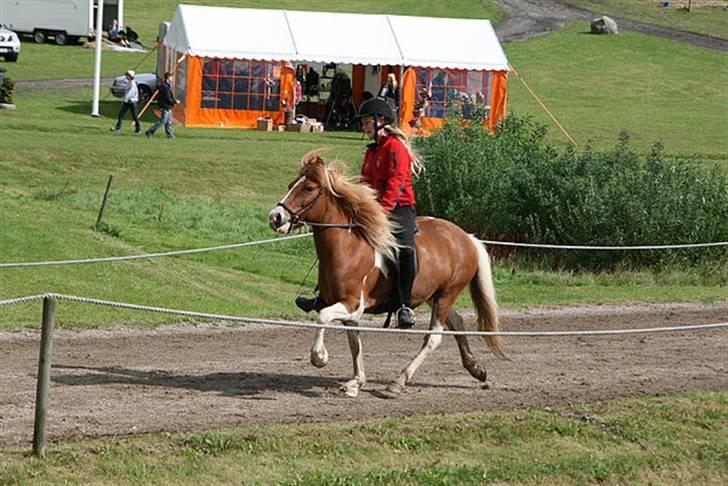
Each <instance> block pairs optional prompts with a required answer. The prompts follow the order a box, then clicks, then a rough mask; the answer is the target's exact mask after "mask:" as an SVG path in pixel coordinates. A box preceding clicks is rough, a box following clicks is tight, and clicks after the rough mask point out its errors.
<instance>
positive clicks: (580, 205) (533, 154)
mask: <svg viewBox="0 0 728 486" xmlns="http://www.w3.org/2000/svg"><path fill="white" fill-rule="evenodd" d="M545 134H546V130H545V128H544V127H542V126H536V125H535V124H534V123H533V122H532V121H531V120H530V119H524V118H518V117H515V116H513V115H510V116H508V117H507V118H506V119H505V120H504V121H503V123H502V124H501V126H500V127H499V128H498V129H497V131H496V133H495V134H494V135H492V136H491V135H489V134H488V133H487V131H486V130H485V129H484V128H483V127H482V126H480V125H478V124H471V125H470V126H467V125H466V124H463V123H462V122H461V121H458V120H454V119H451V120H448V121H447V122H446V124H445V126H444V127H443V128H442V129H441V130H439V131H437V132H436V133H434V134H433V135H432V136H430V137H428V138H421V139H418V140H417V147H418V149H419V150H420V152H421V153H422V155H423V156H424V158H425V160H426V164H427V165H426V166H427V169H426V172H425V173H424V174H423V175H422V176H421V177H420V178H419V179H417V180H416V181H415V188H416V191H417V195H418V212H420V213H421V214H429V215H433V216H438V217H443V218H446V219H449V220H451V221H454V222H457V223H458V224H460V225H461V226H462V227H464V228H465V229H466V230H467V231H470V232H472V233H475V234H476V235H478V236H479V237H481V238H484V239H504V240H506V239H507V240H513V239H515V240H518V241H522V242H523V241H527V242H534V243H550V244H559V245H570V244H571V245H606V246H627V245H666V244H677V243H704V242H716V241H727V240H728V186H727V185H726V179H725V177H724V176H723V175H722V174H720V173H719V172H718V170H717V169H714V170H708V169H706V168H705V167H704V166H702V165H701V164H699V163H696V162H695V161H690V160H676V159H674V158H670V157H667V156H665V154H664V153H663V152H662V146H661V145H660V144H655V145H654V147H653V148H652V151H651V152H650V153H649V154H648V155H646V156H644V155H643V156H641V155H639V154H638V153H636V152H635V151H633V150H632V149H631V148H630V146H629V137H628V136H627V135H626V134H620V137H619V140H618V141H617V143H616V145H615V147H614V149H612V150H608V151H603V152H599V151H596V150H593V149H592V148H591V147H587V148H586V149H584V150H583V151H579V152H577V151H575V150H573V149H566V150H563V151H561V152H559V151H557V150H556V149H554V148H553V147H552V146H550V145H549V144H548V143H547V142H546V141H545V140H544V137H545ZM520 253H527V254H529V255H532V256H533V255H541V256H545V255H548V256H547V257H546V258H547V259H548V261H549V262H551V263H552V264H557V265H558V266H561V267H564V266H566V267H571V268H580V267H588V268H613V267H615V266H617V265H625V264H626V265H630V266H645V265H658V264H664V263H676V262H678V261H679V262H681V263H683V262H686V263H699V262H701V261H702V262H705V261H719V262H722V263H723V264H725V263H726V262H728V258H727V255H728V251H726V247H718V248H712V249H699V250H671V251H632V252H627V251H590V252H573V251H554V250H549V251H548V253H546V252H544V251H541V252H537V251H536V252H534V251H529V252H520Z"/></svg>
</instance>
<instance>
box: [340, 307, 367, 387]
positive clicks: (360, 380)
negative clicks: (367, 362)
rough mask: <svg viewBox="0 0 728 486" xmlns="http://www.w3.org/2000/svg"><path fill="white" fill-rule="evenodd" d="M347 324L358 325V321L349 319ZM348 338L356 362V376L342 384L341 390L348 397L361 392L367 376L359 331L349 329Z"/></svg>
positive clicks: (353, 359)
mask: <svg viewBox="0 0 728 486" xmlns="http://www.w3.org/2000/svg"><path fill="white" fill-rule="evenodd" d="M346 325H347V326H356V325H357V323H356V322H353V321H349V322H347V323H346ZM346 335H347V338H349V350H350V351H351V359H352V361H353V364H354V377H353V378H352V379H351V380H349V381H347V382H346V383H344V384H343V385H341V391H343V392H344V394H345V395H346V396H347V397H350V398H354V397H356V396H357V395H358V394H359V390H360V389H361V387H363V386H364V385H365V384H366V382H367V378H366V375H365V374H364V353H363V350H362V345H361V337H360V336H359V332H358V331H347V333H346Z"/></svg>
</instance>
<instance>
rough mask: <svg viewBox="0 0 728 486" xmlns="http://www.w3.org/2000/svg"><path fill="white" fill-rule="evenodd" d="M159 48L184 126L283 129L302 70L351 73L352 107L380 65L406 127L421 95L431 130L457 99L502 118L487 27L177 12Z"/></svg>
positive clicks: (492, 119)
mask: <svg viewBox="0 0 728 486" xmlns="http://www.w3.org/2000/svg"><path fill="white" fill-rule="evenodd" d="M162 48H163V49H164V50H165V53H164V56H163V58H164V59H165V66H160V71H161V70H165V71H166V70H174V71H175V73H176V76H175V85H176V90H177V94H178V99H180V100H182V104H180V105H178V106H177V107H176V108H175V116H176V117H177V118H178V119H180V120H182V121H183V122H184V124H185V125H187V126H197V127H202V126H204V127H254V126H255V125H256V121H257V119H258V118H259V117H260V116H268V117H271V118H273V120H274V121H275V122H276V123H282V122H283V118H284V109H285V108H286V107H290V106H291V104H292V102H293V96H294V92H293V91H294V83H295V71H294V64H298V63H330V62H333V63H337V64H350V65H352V66H353V67H352V88H353V91H354V101H355V103H359V102H360V101H361V96H362V93H363V91H364V75H365V73H366V68H367V67H368V66H381V69H380V71H379V73H380V76H381V79H382V80H384V79H385V78H386V75H387V74H388V73H389V72H392V71H394V72H397V73H398V74H400V73H401V83H400V86H401V88H400V92H401V98H402V101H401V109H400V125H401V126H403V127H409V126H410V125H409V123H408V122H409V121H411V120H412V118H413V117H414V106H415V103H416V101H417V100H418V96H420V94H421V93H428V94H429V95H430V100H429V101H428V102H427V103H426V104H425V112H424V117H423V118H422V119H421V121H422V128H423V129H425V130H429V129H432V128H434V127H437V126H439V125H440V124H441V123H442V121H443V120H442V119H443V117H444V116H445V112H446V109H447V105H448V103H452V102H454V101H453V100H457V99H460V100H463V99H466V100H467V99H470V100H475V99H477V100H478V102H479V103H483V104H485V105H487V106H489V107H490V115H489V118H488V119H487V120H486V121H485V123H486V124H487V125H488V126H489V127H491V128H492V126H493V125H494V124H495V123H496V122H497V121H498V120H499V119H500V118H501V117H502V116H503V115H504V113H505V105H506V84H507V75H508V61H507V59H506V56H505V54H504V53H503V49H502V48H501V45H500V43H499V42H498V39H497V37H496V35H495V32H494V31H493V27H492V26H491V23H490V21H488V20H476V19H449V18H430V17H410V16H399V15H368V14H350V13H327V12H301V11H290V10H266V9H242V8H224V7H204V6H193V5H179V6H178V8H177V11H176V13H175V15H174V18H173V20H172V22H171V24H170V25H169V28H168V29H167V33H166V35H165V36H164V39H163V42H162ZM453 95H455V96H453Z"/></svg>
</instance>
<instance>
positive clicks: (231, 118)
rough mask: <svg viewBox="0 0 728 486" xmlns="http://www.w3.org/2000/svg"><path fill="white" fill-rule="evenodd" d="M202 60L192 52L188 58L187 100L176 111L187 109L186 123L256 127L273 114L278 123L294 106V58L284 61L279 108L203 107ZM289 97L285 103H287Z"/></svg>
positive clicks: (226, 126)
mask: <svg viewBox="0 0 728 486" xmlns="http://www.w3.org/2000/svg"><path fill="white" fill-rule="evenodd" d="M202 61H203V58H201V57H195V56H189V57H188V58H187V87H186V88H185V100H184V102H183V104H182V105H181V106H178V108H177V109H176V110H175V111H179V110H184V114H183V116H180V117H178V118H182V119H184V124H185V126H188V127H221V128H223V127H224V128H255V127H256V126H257V124H258V118H260V117H269V118H271V119H272V120H273V123H275V124H282V123H284V121H285V114H284V112H283V110H284V109H285V108H286V107H288V106H293V95H294V83H295V79H296V72H295V69H294V68H293V66H292V65H291V63H290V62H282V63H281V105H280V109H279V110H278V111H253V110H221V109H217V108H202ZM284 101H285V104H284Z"/></svg>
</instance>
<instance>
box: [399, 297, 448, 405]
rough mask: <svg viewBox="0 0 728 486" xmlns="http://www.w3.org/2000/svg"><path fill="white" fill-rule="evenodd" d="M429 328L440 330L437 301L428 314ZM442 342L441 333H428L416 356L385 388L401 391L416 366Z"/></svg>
mask: <svg viewBox="0 0 728 486" xmlns="http://www.w3.org/2000/svg"><path fill="white" fill-rule="evenodd" d="M430 330H431V331H432V330H434V331H439V330H442V324H441V323H440V322H439V321H438V320H437V302H433V304H432V314H431V315H430ZM441 342H442V334H428V335H427V336H426V337H425V340H424V342H423V343H422V348H421V349H420V352H419V353H417V356H415V358H414V359H413V360H412V361H411V362H410V364H408V365H407V367H406V368H405V369H403V370H402V372H401V373H400V374H399V376H397V379H396V380H394V381H393V382H392V383H390V384H389V386H387V390H388V391H390V392H392V393H401V392H402V391H403V390H404V387H405V386H406V385H407V383H408V382H409V381H410V380H411V379H412V375H414V374H415V371H417V368H419V367H420V365H421V364H422V363H423V362H424V361H425V359H427V357H428V356H429V355H430V353H432V352H433V351H434V350H435V349H437V347H438V346H439V345H440V343H441Z"/></svg>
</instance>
